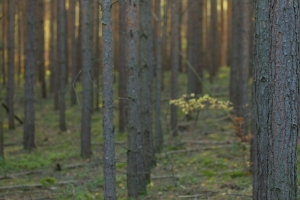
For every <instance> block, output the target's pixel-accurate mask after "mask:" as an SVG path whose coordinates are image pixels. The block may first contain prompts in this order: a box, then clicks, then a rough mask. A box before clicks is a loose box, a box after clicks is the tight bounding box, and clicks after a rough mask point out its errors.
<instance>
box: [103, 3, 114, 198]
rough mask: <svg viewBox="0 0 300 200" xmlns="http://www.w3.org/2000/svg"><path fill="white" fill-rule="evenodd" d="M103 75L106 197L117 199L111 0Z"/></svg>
mask: <svg viewBox="0 0 300 200" xmlns="http://www.w3.org/2000/svg"><path fill="white" fill-rule="evenodd" d="M102 22H103V23H102V24H103V27H102V35H103V51H102V52H103V55H102V65H103V70H102V72H103V73H102V75H103V138H104V153H103V163H104V199H111V200H116V199H117V196H116V172H115V164H116V161H115V145H114V116H113V111H114V110H113V108H114V106H113V105H114V102H113V101H114V97H113V78H114V75H113V73H114V71H113V70H114V69H113V57H112V56H113V49H112V48H113V46H112V45H113V42H112V39H113V34H112V7H111V0H103V1H102Z"/></svg>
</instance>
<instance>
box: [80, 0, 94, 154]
mask: <svg viewBox="0 0 300 200" xmlns="http://www.w3.org/2000/svg"><path fill="white" fill-rule="evenodd" d="M90 1H91V0H81V1H80V3H81V10H80V11H81V22H82V27H81V31H82V32H81V45H82V46H81V53H82V113H81V156H82V157H83V158H89V157H90V156H91V155H92V150H91V116H92V100H91V94H92V88H91V86H92V84H91V79H90V70H91V67H90V66H91V63H90V62H91V46H92V44H91V40H90V37H91V18H90V14H89V4H90Z"/></svg>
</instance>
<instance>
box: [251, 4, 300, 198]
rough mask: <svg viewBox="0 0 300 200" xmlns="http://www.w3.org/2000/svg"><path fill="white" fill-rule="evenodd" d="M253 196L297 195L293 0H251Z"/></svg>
mask: <svg viewBox="0 0 300 200" xmlns="http://www.w3.org/2000/svg"><path fill="white" fill-rule="evenodd" d="M255 3H256V5H255V9H256V10H255V42H254V43H255V50H254V82H253V83H254V94H255V99H254V103H255V104H254V109H253V110H254V115H255V121H254V122H253V123H255V130H256V134H255V136H254V145H255V147H256V155H255V162H254V178H253V199H255V200H256V199H289V200H296V199H297V133H298V78H299V77H298V67H299V40H298V34H299V31H298V29H299V22H298V19H299V14H298V12H299V5H298V0H291V1H288V2H287V1H284V0H278V1H273V2H272V4H271V3H270V1H268V0H262V1H256V2H255Z"/></svg>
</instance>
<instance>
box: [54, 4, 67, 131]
mask: <svg viewBox="0 0 300 200" xmlns="http://www.w3.org/2000/svg"><path fill="white" fill-rule="evenodd" d="M65 12H66V9H65V0H59V1H58V2H57V13H58V15H57V16H58V18H57V19H58V21H57V33H58V34H57V37H58V40H57V41H58V43H57V58H58V67H59V68H58V71H57V72H60V73H57V74H56V75H57V76H58V75H60V77H59V78H60V81H59V83H60V88H59V127H60V130H61V131H66V130H67V125H66V114H65V111H66V101H65V92H66V88H65V87H66V86H65V85H66V81H65V79H66V42H65V41H66V39H67V38H66V18H65V16H66V14H65Z"/></svg>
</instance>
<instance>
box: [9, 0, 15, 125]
mask: <svg viewBox="0 0 300 200" xmlns="http://www.w3.org/2000/svg"><path fill="white" fill-rule="evenodd" d="M15 3H16V2H15V0H9V1H8V29H7V40H8V70H7V71H8V82H7V105H8V109H9V112H8V126H9V128H10V129H14V128H15V123H14V90H15V83H14V76H15V63H14V56H15V53H14V50H15V45H14V44H15Z"/></svg>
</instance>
